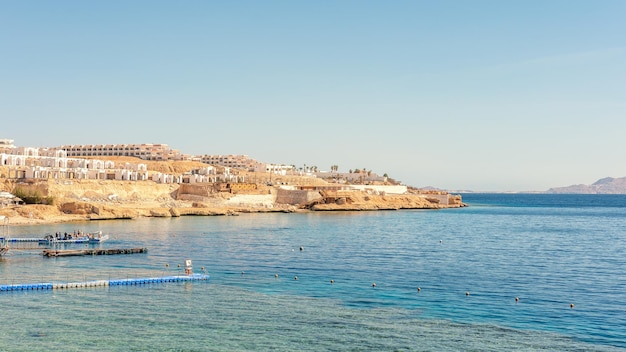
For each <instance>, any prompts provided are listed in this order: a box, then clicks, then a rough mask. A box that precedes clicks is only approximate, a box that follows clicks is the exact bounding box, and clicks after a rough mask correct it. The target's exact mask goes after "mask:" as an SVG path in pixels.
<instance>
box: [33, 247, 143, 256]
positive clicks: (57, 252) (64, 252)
mask: <svg viewBox="0 0 626 352" xmlns="http://www.w3.org/2000/svg"><path fill="white" fill-rule="evenodd" d="M147 252H148V249H147V248H109V249H101V248H95V249H46V250H44V251H43V253H42V254H43V256H44V257H70V256H81V255H113V254H137V253H147Z"/></svg>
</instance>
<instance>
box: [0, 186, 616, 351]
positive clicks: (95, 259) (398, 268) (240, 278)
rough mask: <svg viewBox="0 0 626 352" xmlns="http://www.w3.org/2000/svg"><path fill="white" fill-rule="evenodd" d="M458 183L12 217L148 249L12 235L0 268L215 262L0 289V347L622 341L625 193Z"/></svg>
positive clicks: (41, 275)
mask: <svg viewBox="0 0 626 352" xmlns="http://www.w3.org/2000/svg"><path fill="white" fill-rule="evenodd" d="M463 199H464V202H465V203H467V204H469V207H467V208H460V209H446V210H403V211H377V212H314V213H292V214H286V213H263V214H241V215H240V216H219V217H182V218H150V219H137V220H120V221H92V222H79V223H70V224H53V225H46V226H11V227H10V228H9V232H10V236H13V237H38V236H43V235H45V234H48V233H55V232H65V231H68V232H73V231H74V230H78V229H80V230H82V231H87V232H93V231H102V232H103V233H106V234H109V235H110V236H111V239H110V240H109V241H107V242H104V243H102V244H100V245H99V246H101V247H106V248H127V247H146V248H148V253H147V254H134V255H111V256H85V257H59V258H45V257H43V256H42V255H41V251H19V250H12V251H10V252H9V253H8V254H7V255H5V256H4V257H1V258H0V284H11V283H38V282H51V281H52V282H76V281H90V280H101V279H119V278H132V277H150V276H155V275H175V274H182V266H183V262H184V260H185V259H191V260H192V261H193V265H194V270H195V272H201V271H202V269H204V271H207V272H208V273H209V274H210V275H211V278H210V280H209V281H208V282H185V283H165V284H150V285H145V286H115V287H93V288H82V289H71V290H54V291H24V292H11V293H6V292H2V293H0V315H1V320H0V321H1V322H2V324H1V327H0V350H2V351H50V350H61V351H96V350H97V351H270V350H271V351H626V196H624V195H547V194H464V195H463ZM81 246H82V247H84V246H85V245H84V244H83V245H73V247H70V245H68V248H82V247H81ZM179 265H180V266H181V267H179ZM296 277H297V280H296ZM331 280H332V281H333V282H332V283H331ZM374 284H375V286H374ZM516 298H517V299H516Z"/></svg>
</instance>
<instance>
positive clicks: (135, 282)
mask: <svg viewBox="0 0 626 352" xmlns="http://www.w3.org/2000/svg"><path fill="white" fill-rule="evenodd" d="M208 280H209V275H208V274H191V275H177V276H159V277H147V278H131V279H114V280H94V281H83V282H65V283H52V282H45V283H34V284H11V285H0V292H12V291H51V290H59V289H71V288H86V287H103V286H139V285H148V284H160V283H167V282H185V281H208Z"/></svg>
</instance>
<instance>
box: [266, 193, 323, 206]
mask: <svg viewBox="0 0 626 352" xmlns="http://www.w3.org/2000/svg"><path fill="white" fill-rule="evenodd" d="M320 198H322V196H321V195H320V193H319V192H318V191H301V190H286V189H278V192H277V194H276V203H278V204H291V205H298V204H305V203H308V202H311V201H313V200H317V199H320Z"/></svg>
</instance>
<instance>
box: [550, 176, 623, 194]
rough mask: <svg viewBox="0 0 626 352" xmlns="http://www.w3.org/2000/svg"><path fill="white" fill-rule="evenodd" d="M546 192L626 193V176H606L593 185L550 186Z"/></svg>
mask: <svg viewBox="0 0 626 352" xmlns="http://www.w3.org/2000/svg"><path fill="white" fill-rule="evenodd" d="M546 193H560V194H565V193H575V194H626V177H619V178H613V177H605V178H602V179H599V180H598V181H596V182H594V183H592V184H591V185H583V184H579V185H571V186H566V187H556V188H550V189H549V190H548V191H547V192H546Z"/></svg>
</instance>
